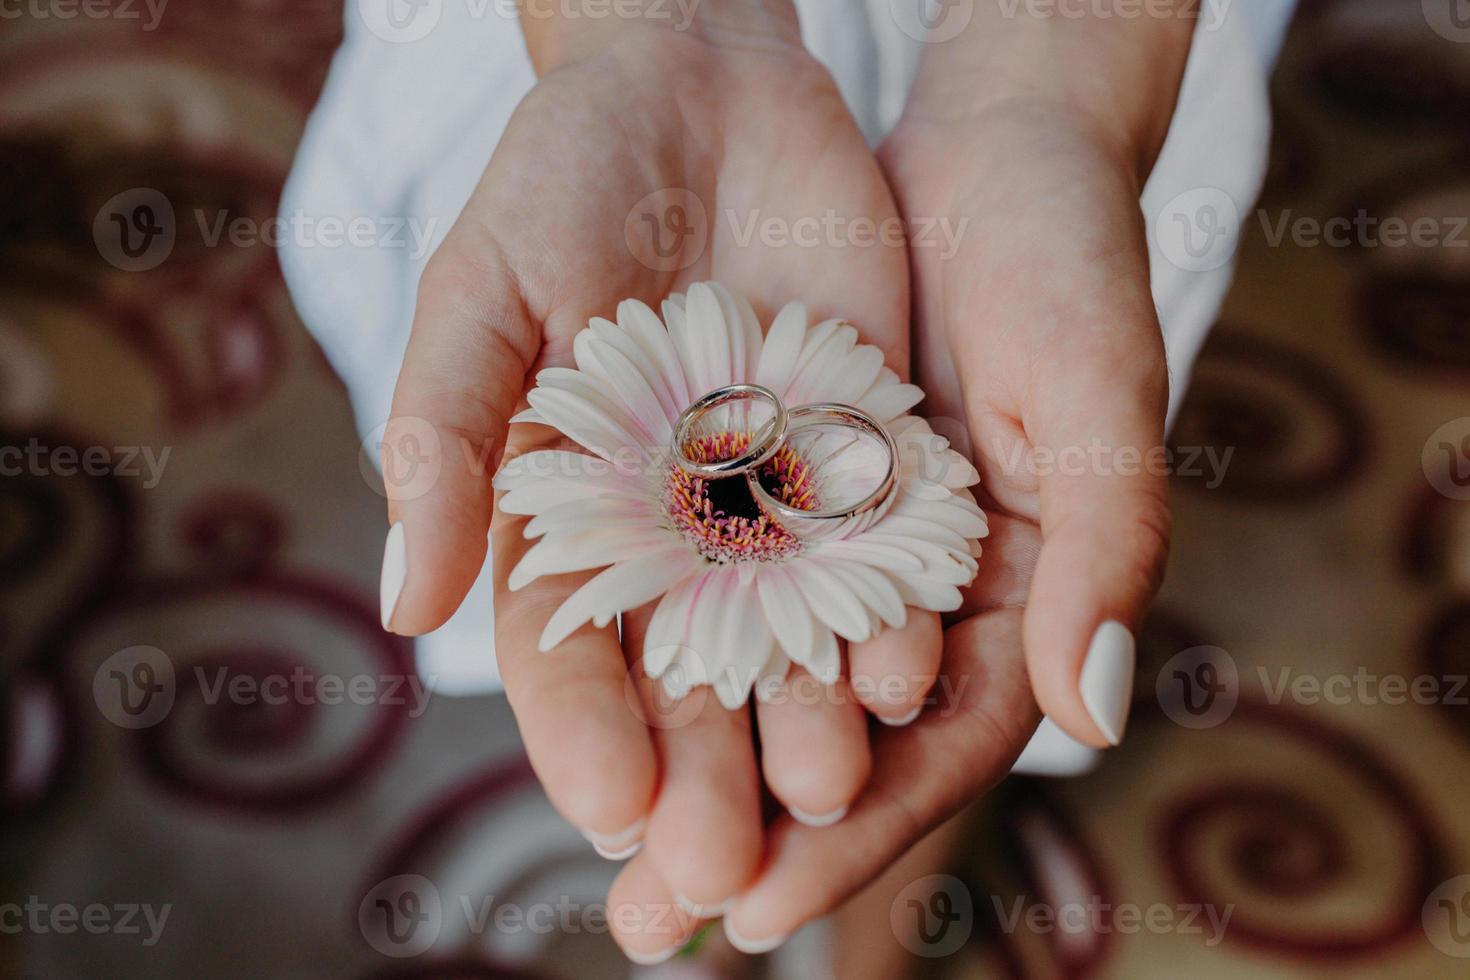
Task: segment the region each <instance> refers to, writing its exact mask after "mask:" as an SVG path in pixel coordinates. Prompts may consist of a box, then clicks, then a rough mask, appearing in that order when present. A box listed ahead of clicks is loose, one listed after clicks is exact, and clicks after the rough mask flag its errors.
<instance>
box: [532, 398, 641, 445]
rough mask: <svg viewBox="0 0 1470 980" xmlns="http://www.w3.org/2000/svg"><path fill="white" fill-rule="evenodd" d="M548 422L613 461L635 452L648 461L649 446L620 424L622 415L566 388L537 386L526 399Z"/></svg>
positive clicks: (579, 443)
mask: <svg viewBox="0 0 1470 980" xmlns="http://www.w3.org/2000/svg"><path fill="white" fill-rule="evenodd" d="M526 397H527V398H528V399H529V400H530V402H531V405H532V406H533V407H534V408H535V409H536V411H538V412H540V413H541V415H542V417H543V418H545V419H546V421H547V423H548V424H550V425H553V426H555V427H556V428H557V429H559V430H561V432H562V433H563V434H564V435H566V436H569V437H570V438H571V439H573V440H574V441H575V442H576V443H577V444H578V445H580V446H582V447H584V448H585V449H587V450H588V451H589V452H592V453H596V454H597V455H598V456H601V457H602V458H603V459H608V460H611V459H613V458H614V456H615V455H616V454H618V453H619V451H620V450H623V451H632V452H633V453H634V454H635V455H636V456H637V458H639V459H643V460H646V459H647V458H648V452H647V448H646V445H647V444H646V443H645V441H644V440H643V439H640V438H639V437H638V436H637V435H635V434H634V433H633V432H632V431H631V429H630V428H628V427H627V426H625V425H622V424H619V420H618V419H617V416H618V415H619V414H621V413H619V412H616V411H614V410H612V409H611V407H610V406H608V405H606V404H598V403H596V402H593V401H591V400H589V399H587V398H585V397H582V396H581V395H579V394H576V393H573V392H571V391H568V390H566V389H563V388H555V387H541V386H539V385H538V386H537V387H535V388H533V389H531V392H530V394H528V395H527V396H526Z"/></svg>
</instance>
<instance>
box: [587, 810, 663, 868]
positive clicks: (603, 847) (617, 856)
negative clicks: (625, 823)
mask: <svg viewBox="0 0 1470 980" xmlns="http://www.w3.org/2000/svg"><path fill="white" fill-rule="evenodd" d="M647 825H648V821H647V820H646V819H645V820H639V821H638V822H637V823H635V824H633V826H631V827H629V828H628V829H627V830H624V831H621V832H619V833H616V834H597V833H593V832H592V831H590V830H584V831H582V836H583V837H585V838H587V840H588V842H589V843H590V844H591V845H592V847H593V849H594V850H596V851H597V853H598V854H601V855H602V856H603V857H605V858H607V859H608V860H609V861H623V860H626V859H627V858H630V857H632V856H633V855H634V854H637V853H638V849H639V848H641V847H642V846H643V828H644V827H646V826H647Z"/></svg>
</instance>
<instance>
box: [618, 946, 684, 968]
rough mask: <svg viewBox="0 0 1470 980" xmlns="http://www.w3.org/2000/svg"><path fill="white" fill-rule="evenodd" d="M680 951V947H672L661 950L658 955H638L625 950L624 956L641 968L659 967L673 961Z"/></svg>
mask: <svg viewBox="0 0 1470 980" xmlns="http://www.w3.org/2000/svg"><path fill="white" fill-rule="evenodd" d="M678 951H679V947H678V946H670V947H669V948H668V949H661V950H659V951H658V952H657V953H638V952H634V951H633V950H631V949H625V950H623V955H624V956H626V957H627V958H628V959H630V960H632V961H633V962H634V963H637V964H638V965H639V966H658V965H659V964H660V963H665V962H667V961H669V960H671V959H673V957H674V954H675V953H677V952H678Z"/></svg>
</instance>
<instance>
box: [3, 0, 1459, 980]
mask: <svg viewBox="0 0 1470 980" xmlns="http://www.w3.org/2000/svg"><path fill="white" fill-rule="evenodd" d="M1243 2H1249V0H1243ZM1440 7H1443V10H1442V11H1441V10H1440ZM1462 8H1463V4H1462V5H1461V9H1460V12H1461V13H1463V12H1464V11H1463V9H1462ZM6 9H7V11H8V10H11V9H12V8H10V7H7V8H6ZM13 9H14V10H22V9H23V10H24V11H25V13H23V14H22V15H19V16H11V15H10V14H9V13H7V14H6V19H5V20H4V22H3V33H0V81H3V84H0V195H3V207H0V448H3V450H4V451H3V452H0V464H3V465H4V467H5V468H4V471H3V476H0V762H3V766H4V768H3V769H0V978H19V977H26V978H48V980H49V978H81V977H88V978H89V977H118V978H132V977H138V978H142V977H189V978H210V977H220V978H226V977H228V978H236V977H250V978H257V977H270V978H277V977H280V978H298V977H299V978H324V977H333V978H336V977H345V978H356V977H362V978H369V977H371V978H384V980H387V978H409V977H415V978H425V980H427V978H445V980H448V978H470V977H525V976H539V977H568V978H577V980H581V978H595V977H603V976H607V977H616V976H623V975H627V974H628V973H629V972H630V970H632V968H631V967H629V966H628V965H627V964H626V963H625V962H624V961H623V959H622V958H621V956H620V955H619V954H618V953H617V951H616V950H615V948H614V947H613V946H612V943H611V941H610V940H609V939H608V938H607V937H606V935H605V934H603V930H601V929H599V928H597V924H596V921H595V919H596V915H595V912H596V905H595V903H596V902H597V901H598V900H600V899H601V897H602V896H603V895H604V894H605V891H606V887H607V884H608V882H609V881H610V880H611V878H612V876H613V873H614V871H615V868H614V867H613V866H612V865H609V864H607V863H606V862H603V861H602V860H600V859H599V858H597V857H596V856H595V855H594V854H593V853H592V851H591V849H590V848H589V847H588V846H587V845H586V844H585V843H583V842H582V840H581V838H580V837H578V836H577V834H576V833H574V832H573V831H572V830H571V829H570V828H568V827H567V826H566V825H565V824H564V823H562V822H561V821H560V820H559V819H558V818H555V817H554V815H553V814H552V812H551V810H550V808H549V807H548V806H547V804H546V803H545V801H544V799H543V798H542V796H541V795H540V793H539V791H538V789H537V787H536V785H535V781H534V779H533V778H532V777H531V776H530V773H529V770H528V769H527V767H526V765H525V763H524V761H523V759H522V757H521V755H520V753H519V749H518V746H517V742H516V737H515V731H514V726H513V723H512V721H511V719H510V716H509V712H508V710H507V709H506V707H505V704H504V702H503V701H502V700H501V699H500V698H496V697H467V698H456V697H449V696H445V695H434V696H432V697H428V696H427V695H426V694H425V693H424V691H423V689H422V688H421V687H419V686H416V685H415V684H410V683H407V682H406V681H405V678H409V677H411V676H412V671H411V661H410V658H411V651H410V649H409V648H408V646H407V645H406V644H405V643H404V642H402V641H400V640H398V639H397V638H394V637H390V636H387V635H385V634H384V633H382V631H381V630H380V629H379V628H378V625H377V611H376V574H377V562H378V558H379V549H380V546H381V540H382V533H383V530H384V523H383V516H382V510H383V509H382V501H381V499H380V498H379V497H378V496H377V495H376V493H375V492H374V489H373V483H374V482H375V480H374V477H373V475H372V471H371V468H370V467H368V466H367V464H366V463H365V462H364V461H363V460H362V459H361V458H360V455H359V446H358V444H357V441H356V438H355V436H354V435H353V430H352V426H351V424H350V420H349V415H348V408H347V405H346V402H345V398H344V395H343V393H342V391H341V388H340V387H339V385H338V384H337V383H336V381H335V379H334V378H333V377H332V376H331V373H330V371H329V370H328V369H327V367H326V366H325V364H324V362H323V360H322V359H321V357H320V354H319V352H318V351H317V350H316V348H315V346H314V345H313V344H312V342H311V340H310V338H309V337H308V335H307V334H306V333H305V331H304V330H303V328H302V326H301V323H300V322H299V320H298V319H297V318H296V316H295V314H294V313H293V312H292V309H291V305H290V303H289V301H288V299H287V296H286V294H285V290H284V288H283V285H282V282H281V278H280V274H279V271H278V269H277V266H276V262H275V256H274V252H273V249H272V248H271V246H270V244H269V242H268V241H261V240H258V239H257V238H253V237H252V235H251V234H249V232H250V230H251V229H257V230H258V229H260V228H261V223H262V222H264V221H265V220H266V219H268V218H269V217H270V216H271V215H272V214H273V213H274V209H275V202H276V200H277V197H278V194H279V191H280V187H281V182H282V180H283V177H284V175H285V173H286V170H287V168H288V166H289V163H290V159H291V155H292V152H293V148H294V146H295V143H296V141H297V139H298V137H299V136H300V133H301V129H302V125H303V122H304V119H305V115H306V113H307V111H308V110H309V108H310V106H311V103H312V100H313V98H314V96H315V93H316V91H317V89H318V87H319V85H320V83H321V80H322V78H323V75H324V72H325V69H326V66H327V62H328V59H329V57H330V55H331V52H332V50H333V48H334V46H335V44H336V41H337V39H338V38H339V36H340V31H341V18H342V7H341V4H340V2H338V0H290V2H287V0H174V2H173V3H171V4H168V5H167V6H166V9H163V10H162V11H161V16H158V17H155V16H154V12H153V8H150V7H149V6H148V5H147V4H145V3H143V2H142V0H95V2H92V3H87V4H77V5H72V4H68V3H61V2H54V0H52V2H39V3H33V4H30V5H28V6H26V7H24V8H22V7H21V6H19V5H17V6H15V7H14V8H13ZM67 11H70V12H71V15H70V16H63V14H64V13H65V12H67ZM1455 11H1456V8H1455V6H1454V0H1450V2H1449V3H1447V4H1441V5H1439V6H1436V4H1435V3H1434V2H1432V0H1426V2H1425V3H1424V4H1422V5H1421V4H1420V3H1419V2H1417V0H1394V2H1389V0H1358V2H1352V0H1338V2H1328V0H1319V2H1308V3H1305V4H1304V9H1303V11H1302V13H1301V14H1300V16H1299V18H1298V23H1297V24H1296V26H1295V27H1294V30H1293V35H1292V38H1291V40H1290V41H1289V43H1288V47H1287V51H1286V54H1285V57H1284V59H1283V63H1282V67H1281V69H1280V71H1279V73H1278V78H1277V82H1276V89H1277V103H1278V118H1277V135H1276V141H1275V150H1274V153H1275V156H1274V160H1273V169H1272V175H1271V178H1270V181H1269V187H1268V190H1267V192H1266V195H1265V197H1264V199H1263V200H1262V202H1260V204H1259V210H1252V211H1251V212H1250V213H1242V214H1241V215H1240V220H1241V221H1242V222H1243V223H1244V224H1245V226H1246V230H1245V245H1244V247H1243V253H1242V256H1241V269H1240V276H1239V280H1238V283H1237V287H1236V289H1235V291H1234V293H1233V295H1232V296H1231V298H1230V300H1229V303H1228V305H1227V309H1226V311H1225V314H1224V318H1223V323H1222V325H1221V327H1220V328H1219V329H1218V331H1217V333H1216V335H1215V336H1214V337H1213V339H1212V340H1211V342H1210V344H1209V347H1208V348H1207V350H1206V353H1205V355H1204V357H1203V359H1202V361H1201V363H1200V365H1199V368H1198V371H1197V376H1196V378H1195V380H1194V387H1193V390H1192V392H1191V394H1190V397H1189V401H1188V404H1187V407H1186V410H1185V412H1184V414H1183V417H1182V418H1181V421H1180V423H1179V425H1178V427H1177V429H1176V431H1175V433H1174V440H1175V442H1176V444H1177V447H1178V450H1179V452H1178V455H1177V457H1176V461H1177V463H1178V464H1179V469H1180V473H1179V475H1178V477H1177V478H1176V480H1175V509H1176V514H1177V537H1176V546H1175V553H1174V556H1173V559H1172V563H1171V568H1170V574H1169V579H1168V583H1167V585H1166V587H1165V590H1164V594H1163V597H1162V600H1161V603H1160V607H1159V611H1158V614H1157V615H1156V616H1155V617H1154V618H1153V620H1152V622H1151V623H1150V625H1149V627H1148V628H1147V630H1146V632H1145V635H1144V637H1143V643H1142V645H1143V650H1142V653H1141V656H1140V663H1139V680H1138V685H1137V698H1138V701H1137V704H1136V707H1135V715H1134V722H1133V725H1132V728H1131V730H1130V737H1129V739H1128V742H1127V743H1126V745H1125V746H1124V747H1123V748H1122V749H1120V750H1118V751H1115V752H1112V753H1110V754H1109V755H1108V756H1107V757H1106V759H1105V761H1104V763H1103V764H1102V766H1101V767H1100V768H1099V769H1098V770H1097V771H1096V772H1095V773H1094V774H1092V775H1091V776H1089V777H1087V778H1084V779H1079V780H1075V781H1069V782H1045V781H1037V780H1022V779H1015V780H1011V781H1009V782H1008V783H1006V784H1005V785H1004V786H1002V787H1001V788H1000V789H998V790H997V791H996V792H995V794H993V796H992V797H990V798H989V799H988V800H987V801H985V803H984V804H983V805H982V806H980V807H977V808H976V811H975V812H973V813H971V814H967V815H965V816H964V817H963V818H961V819H960V820H957V821H956V822H954V823H953V824H952V825H951V826H949V827H948V828H946V829H945V830H944V831H943V832H941V833H940V834H937V835H936V836H935V837H934V838H933V839H932V840H931V841H929V842H927V843H926V844H925V845H924V846H922V847H921V848H920V849H919V850H918V851H917V852H916V853H915V854H914V855H913V856H911V857H910V858H909V859H908V860H906V861H905V862H904V864H903V865H902V866H900V867H898V868H896V869H895V870H894V871H893V872H892V873H891V874H890V875H888V876H887V877H886V878H885V880H884V881H882V882H880V883H878V884H877V885H876V886H874V888H873V889H871V890H870V891H869V892H868V893H867V894H865V895H864V896H862V897H860V898H859V899H858V900H857V901H855V902H854V903H853V905H852V907H851V908H849V909H847V910H845V911H844V912H843V913H842V914H841V915H840V916H838V917H837V918H836V919H835V920H834V921H833V922H832V923H830V924H829V925H828V927H826V928H824V929H823V930H820V931H815V930H814V931H809V932H808V933H807V934H803V935H802V936H799V937H797V939H796V940H794V941H793V943H792V944H791V948H789V949H788V950H787V951H786V952H785V953H784V954H782V956H780V957H778V958H774V959H773V960H772V961H771V962H766V963H761V962H758V961H746V960H742V959H740V958H738V957H732V956H731V955H729V951H728V950H726V949H724V948H722V943H721V942H720V940H719V939H718V938H717V937H713V938H711V940H710V941H709V942H708V943H707V944H706V946H705V947H704V949H702V950H701V951H700V953H699V955H698V956H695V957H692V958H685V959H680V960H677V961H675V962H674V964H673V965H670V966H665V967H663V968H661V975H666V976H674V975H681V976H717V975H730V976H745V975H759V974H762V973H764V974H766V975H790V976H820V975H821V972H822V971H821V969H820V968H819V967H818V966H817V965H816V964H817V962H818V959H819V957H816V956H814V955H813V953H814V951H815V952H818V953H819V952H820V949H821V947H822V944H823V943H825V942H831V941H833V940H835V941H836V942H837V944H838V945H839V946H840V948H841V950H842V953H841V956H840V958H839V966H838V967H837V971H838V975H840V976H843V977H849V976H851V977H860V976H874V977H889V976H895V975H900V974H901V973H903V972H905V971H913V972H915V973H916V974H923V975H928V976H945V977H1028V978H1029V977H1036V978H1049V977H1107V978H1139V977H1180V976H1188V977H1252V978H1254V977H1263V978H1264V977H1314V976H1322V977H1327V976H1331V977H1334V978H1343V977H1364V978H1367V977H1373V978H1380V977H1404V978H1410V977H1413V978H1437V977H1446V978H1450V977H1463V976H1466V975H1470V959H1467V957H1470V804H1467V801H1470V790H1467V788H1466V787H1467V785H1470V707H1467V703H1470V689H1467V687H1466V685H1465V677H1466V674H1467V673H1470V504H1467V503H1466V501H1467V500H1470V399H1467V397H1466V396H1467V394H1470V231H1467V229H1466V216H1467V215H1470V168H1467V166H1466V164H1467V162H1470V129H1467V120H1470V111H1467V110H1470V43H1465V42H1470V23H1467V22H1465V20H1464V18H1461V19H1458V20H1457V19H1454V18H1453V17H1452V16H1451V15H1452V14H1453V13H1455ZM119 195H121V197H119ZM1359 216H1361V217H1359ZM1334 217H1345V218H1348V219H1354V220H1351V221H1350V223H1349V224H1347V225H1342V224H1338V225H1326V224H1325V223H1326V222H1327V221H1328V219H1331V218H1334ZM237 219H243V221H239V223H238V224H237V223H236V222H237ZM1389 219H1398V221H1400V222H1401V223H1402V224H1403V227H1404V229H1408V231H1405V230H1401V229H1400V228H1399V227H1398V226H1396V225H1394V224H1393V223H1392V222H1391V221H1390V220H1389ZM118 222H121V224H118ZM1343 228H1347V229H1348V230H1347V231H1346V232H1343V231H1342V229H1343ZM164 229H173V231H172V233H171V235H170V234H155V232H157V231H160V230H164ZM232 229H238V233H237V232H236V231H235V230H232ZM1313 229H1320V230H1321V231H1322V232H1327V233H1329V235H1328V236H1327V237H1322V238H1320V240H1314V238H1313V235H1312V232H1313ZM1334 229H1336V230H1337V234H1330V233H1332V232H1333V230H1334ZM1414 229H1417V231H1413V230H1414ZM267 230H268V229H267ZM1410 231H1412V232H1413V235H1414V236H1417V237H1413V238H1412V240H1411V241H1408V242H1407V243H1404V239H1405V238H1406V237H1409V232H1410ZM1396 233H1397V234H1396ZM1395 241H1397V242H1399V243H1400V244H1397V245H1395V244H1393V242H1395ZM1204 449H1208V450H1209V452H1211V453H1213V454H1214V455H1213V456H1209V455H1207V454H1203V453H1202V452H1200V451H1201V450H1204ZM1227 452H1229V453H1230V455H1229V456H1228V457H1226V456H1224V455H1223V454H1225V453H1227ZM1196 453H1199V455H1196ZM1227 460H1228V462H1225V464H1224V465H1223V473H1222V471H1221V469H1222V468H1221V466H1220V465H1219V464H1220V463H1222V461H1227ZM282 683H289V684H292V685H295V686H293V687H292V688H291V690H292V692H293V693H292V694H291V695H290V696H281V693H282V692H281V691H280V690H279V689H278V688H277V687H273V686H272V685H273V684H275V685H279V684H282ZM226 684H228V685H240V686H239V688H238V690H239V691H242V692H244V694H243V695H240V696H231V697H221V693H220V692H221V691H222V690H224V688H222V687H221V685H226ZM252 692H253V694H254V695H255V696H251V695H252ZM273 692H274V694H275V696H272V693H273ZM943 869H947V870H943ZM492 897H493V906H492ZM501 906H508V907H510V908H512V909H521V910H536V909H540V910H543V911H549V915H550V917H551V918H550V919H549V920H547V921H550V922H552V923H554V926H552V927H546V926H544V925H536V926H532V925H527V926H524V927H514V928H497V927H495V926H493V925H489V924H487V923H489V922H491V921H492V920H491V919H490V918H487V916H492V915H493V909H494V908H499V907H501ZM385 911H387V912H389V913H390V914H387V915H385V914H384V912H385ZM395 915H397V916H402V917H404V918H403V919H402V921H403V922H407V923H409V924H410V925H412V924H414V923H419V924H424V923H427V924H428V927H427V928H419V929H416V930H409V931H408V932H402V931H398V930H395V929H394V927H393V922H395V921H398V920H397V919H395ZM910 954H917V955H910ZM644 972H649V971H644Z"/></svg>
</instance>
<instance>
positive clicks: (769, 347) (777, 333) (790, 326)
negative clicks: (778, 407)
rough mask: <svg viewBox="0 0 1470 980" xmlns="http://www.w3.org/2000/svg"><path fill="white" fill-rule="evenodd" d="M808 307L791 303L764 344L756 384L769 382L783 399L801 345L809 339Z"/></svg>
mask: <svg viewBox="0 0 1470 980" xmlns="http://www.w3.org/2000/svg"><path fill="white" fill-rule="evenodd" d="M806 325H807V318H806V306H804V305H803V304H801V303H787V304H786V306H785V307H784V308H782V310H781V312H780V313H777V314H776V319H775V321H774V322H772V323H771V329H770V330H769V331H768V332H767V333H766V339H765V343H764V344H762V345H761V356H760V361H759V362H758V363H757V364H756V369H755V383H756V384H760V385H765V386H766V387H767V388H770V389H771V390H772V391H774V392H775V393H776V394H778V395H780V396H781V397H782V398H783V399H784V398H785V397H786V389H787V386H788V385H789V384H790V382H791V376H792V373H793V372H794V371H795V370H796V359H797V358H798V357H799V356H800V355H801V345H802V342H803V341H804V340H805V339H806Z"/></svg>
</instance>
